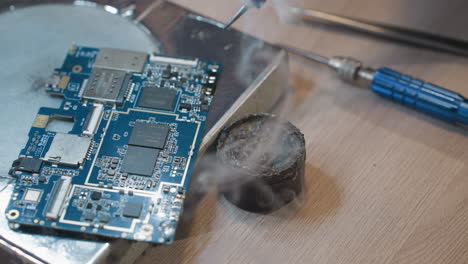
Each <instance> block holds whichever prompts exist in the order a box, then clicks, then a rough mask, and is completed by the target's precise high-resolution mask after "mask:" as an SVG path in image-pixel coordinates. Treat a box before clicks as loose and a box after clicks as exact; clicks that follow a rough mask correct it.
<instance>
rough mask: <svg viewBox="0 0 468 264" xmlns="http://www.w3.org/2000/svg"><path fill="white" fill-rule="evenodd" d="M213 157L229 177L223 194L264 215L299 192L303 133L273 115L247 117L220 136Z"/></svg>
mask: <svg viewBox="0 0 468 264" xmlns="http://www.w3.org/2000/svg"><path fill="white" fill-rule="evenodd" d="M216 156H217V157H218V160H219V162H220V165H221V166H223V168H225V170H226V171H227V172H228V173H230V174H231V175H230V176H231V179H232V180H231V181H229V182H228V183H227V184H225V186H223V187H222V192H223V193H224V196H225V197H226V199H227V200H228V201H230V202H231V203H233V204H235V205H236V206H238V207H239V208H241V209H244V210H247V211H250V212H256V213H269V212H272V211H274V210H277V209H279V208H281V207H282V206H284V205H286V204H288V203H290V202H291V201H293V200H294V199H295V198H296V197H298V195H299V194H300V193H301V191H302V188H303V186H302V185H303V181H304V165H305V156H306V152H305V139H304V135H303V134H302V133H301V132H300V131H299V129H297V128H296V127H295V126H294V125H292V124H291V123H289V122H287V121H285V120H282V119H280V118H278V117H275V116H273V115H268V114H258V115H250V116H247V117H244V118H242V119H240V120H238V121H236V122H234V123H233V124H232V125H230V126H228V127H226V128H225V129H224V130H223V131H222V132H221V134H220V136H219V139H218V145H217V150H216Z"/></svg>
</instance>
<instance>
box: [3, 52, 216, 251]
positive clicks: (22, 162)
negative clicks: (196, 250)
mask: <svg viewBox="0 0 468 264" xmlns="http://www.w3.org/2000/svg"><path fill="white" fill-rule="evenodd" d="M148 58H149V56H148V55H147V54H143V53H139V52H132V51H123V50H115V49H108V48H106V49H97V48H89V47H80V46H74V47H72V49H71V50H70V51H69V53H68V55H67V57H66V59H65V62H64V64H63V66H62V68H59V69H56V70H55V71H54V73H53V75H54V76H56V75H58V76H68V77H69V81H68V83H69V84H73V85H68V86H66V88H63V89H61V88H58V87H57V85H48V86H47V89H48V91H49V92H51V93H53V94H55V95H60V96H62V97H63V101H62V105H61V107H60V108H58V109H53V108H41V109H40V110H39V113H38V115H37V117H36V121H35V122H34V124H33V126H32V127H31V130H30V133H29V135H30V139H29V141H28V143H27V145H26V147H25V148H24V149H23V150H22V151H21V153H20V157H19V158H18V160H16V161H15V162H13V165H12V168H11V170H10V174H11V175H12V176H14V177H15V178H17V183H16V186H17V188H16V189H15V192H14V193H13V194H12V199H11V201H10V203H9V205H8V207H7V209H6V214H7V217H8V220H9V221H10V222H11V225H10V226H12V227H16V228H18V226H19V227H22V226H32V227H40V228H53V229H58V230H61V231H72V232H84V233H90V234H95V235H101V236H107V237H114V238H126V239H132V240H140V241H147V242H152V243H170V242H172V241H173V239H174V235H175V230H176V227H177V223H178V221H179V217H180V214H181V213H182V209H183V207H182V206H183V203H182V202H181V201H183V200H184V198H185V195H184V194H185V189H186V188H187V187H188V184H189V180H190V174H191V171H192V168H193V165H194V162H195V159H196V157H197V152H198V149H199V147H200V143H201V139H202V136H203V128H204V126H205V124H206V121H207V114H208V113H207V111H202V110H201V109H200V108H196V109H195V108H192V109H190V110H188V109H186V108H185V109H184V110H183V111H181V110H179V109H180V107H179V105H180V104H187V102H190V103H194V104H202V101H203V103H204V104H205V105H206V106H207V107H208V108H209V106H210V105H211V102H212V101H213V95H206V94H204V93H203V92H202V90H203V89H202V87H204V86H206V85H212V84H211V81H212V80H213V79H214V80H217V78H218V74H219V73H220V71H221V65H219V64H216V63H212V62H207V61H202V60H192V61H193V62H196V63H190V64H189V63H187V60H186V59H178V58H171V57H164V58H166V59H158V60H153V61H150V60H148ZM161 58H162V56H161ZM70 65H74V66H72V67H70ZM78 66H79V67H78ZM150 72H151V73H152V74H149V73H150ZM195 76H196V77H195ZM213 76H214V77H213ZM52 79H54V80H55V79H56V78H55V77H54V78H52ZM54 83H56V81H54ZM163 83H167V84H168V85H169V87H158V88H157V87H156V85H155V84H158V85H160V86H162V85H161V84H163ZM175 84H177V85H175ZM168 111H169V112H168ZM51 116H59V117H67V118H65V119H66V120H73V121H74V123H73V128H72V129H71V130H70V131H69V132H68V133H60V132H56V131H52V129H50V130H49V129H48V124H49V120H50V117H51ZM175 161H177V162H175ZM182 161H183V163H182ZM25 189H26V192H25ZM172 189H177V190H181V191H177V192H170V191H167V190H172ZM23 193H25V195H24V197H23ZM44 194H47V195H44ZM18 199H21V202H17V201H18ZM157 201H159V202H157ZM32 203H34V204H33V205H32Z"/></svg>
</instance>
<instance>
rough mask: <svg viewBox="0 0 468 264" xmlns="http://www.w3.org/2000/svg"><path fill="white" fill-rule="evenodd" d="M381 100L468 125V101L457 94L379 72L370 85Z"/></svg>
mask: <svg viewBox="0 0 468 264" xmlns="http://www.w3.org/2000/svg"><path fill="white" fill-rule="evenodd" d="M371 88H372V90H373V91H374V92H375V93H377V94H378V95H380V96H383V97H385V98H388V99H390V100H392V101H395V102H398V103H400V104H403V105H406V106H409V107H412V108H415V109H417V110H420V111H422V112H425V113H428V114H430V115H432V116H434V117H437V118H440V119H443V120H445V121H449V122H455V123H461V124H465V125H468V101H467V100H466V99H465V98H464V97H463V96H461V95H460V94H458V93H455V92H452V91H450V90H447V89H444V88H441V87H439V86H436V85H433V84H430V83H426V82H423V81H421V80H418V79H415V78H413V77H410V76H407V75H404V74H401V73H399V72H396V71H393V70H390V69H387V68H380V69H378V70H376V71H375V73H374V78H373V79H372V82H371Z"/></svg>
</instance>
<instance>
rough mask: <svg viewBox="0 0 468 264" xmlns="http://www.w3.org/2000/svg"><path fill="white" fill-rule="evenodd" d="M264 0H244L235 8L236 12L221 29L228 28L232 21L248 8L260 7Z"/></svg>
mask: <svg viewBox="0 0 468 264" xmlns="http://www.w3.org/2000/svg"><path fill="white" fill-rule="evenodd" d="M265 1H266V0H245V2H244V4H243V5H242V6H241V7H240V8H239V10H237V12H236V14H235V15H234V16H233V17H232V18H231V19H230V20H229V21H228V22H227V23H226V24H225V25H224V27H223V29H228V28H229V27H230V26H231V25H232V24H234V22H236V21H237V20H238V19H239V18H240V17H241V16H243V15H244V14H245V12H247V11H248V10H249V9H250V8H252V7H255V8H260V7H262V6H263V4H265Z"/></svg>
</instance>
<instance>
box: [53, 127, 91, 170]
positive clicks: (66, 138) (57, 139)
mask: <svg viewBox="0 0 468 264" xmlns="http://www.w3.org/2000/svg"><path fill="white" fill-rule="evenodd" d="M90 145H91V138H89V137H80V136H78V135H71V134H64V133H57V134H56V135H55V136H54V139H53V141H52V144H51V145H50V148H49V150H48V151H47V153H46V154H45V157H44V160H46V161H49V162H52V163H59V164H64V165H68V166H74V167H78V166H80V165H81V164H83V161H84V159H85V158H86V153H87V152H88V149H89V146H90Z"/></svg>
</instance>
